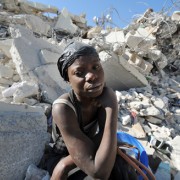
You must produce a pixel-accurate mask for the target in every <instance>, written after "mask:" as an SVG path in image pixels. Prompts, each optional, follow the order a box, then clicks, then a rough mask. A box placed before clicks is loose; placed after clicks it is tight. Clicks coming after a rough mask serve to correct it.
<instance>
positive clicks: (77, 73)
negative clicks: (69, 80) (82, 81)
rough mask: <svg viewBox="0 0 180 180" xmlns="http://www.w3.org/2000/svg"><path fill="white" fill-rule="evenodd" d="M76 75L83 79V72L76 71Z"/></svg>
mask: <svg viewBox="0 0 180 180" xmlns="http://www.w3.org/2000/svg"><path fill="white" fill-rule="evenodd" d="M75 75H76V76H78V77H81V76H83V72H81V71H76V72H75Z"/></svg>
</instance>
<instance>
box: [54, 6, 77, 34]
mask: <svg viewBox="0 0 180 180" xmlns="http://www.w3.org/2000/svg"><path fill="white" fill-rule="evenodd" d="M54 29H55V30H56V31H64V32H67V33H70V34H75V33H76V32H77V30H78V27H77V26H76V25H74V24H73V23H72V20H71V15H70V14H69V12H68V11H67V9H65V8H64V9H63V10H62V11H61V14H59V16H58V20H57V22H56V25H55V27H54Z"/></svg>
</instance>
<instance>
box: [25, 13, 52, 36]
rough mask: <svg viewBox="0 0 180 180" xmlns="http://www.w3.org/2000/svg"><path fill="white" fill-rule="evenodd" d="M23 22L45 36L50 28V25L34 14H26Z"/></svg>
mask: <svg viewBox="0 0 180 180" xmlns="http://www.w3.org/2000/svg"><path fill="white" fill-rule="evenodd" d="M25 23H26V26H27V27H28V28H29V29H31V30H32V31H33V32H35V33H38V34H42V35H46V36H47V34H48V31H49V30H50V29H51V26H50V25H49V24H48V23H47V22H44V21H43V20H42V19H41V18H40V17H37V16H35V15H26V16H25Z"/></svg>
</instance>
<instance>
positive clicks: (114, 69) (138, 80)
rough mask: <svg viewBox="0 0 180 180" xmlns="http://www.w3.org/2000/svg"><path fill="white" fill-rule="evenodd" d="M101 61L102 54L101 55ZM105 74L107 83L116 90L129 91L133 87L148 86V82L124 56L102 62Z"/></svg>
mask: <svg viewBox="0 0 180 180" xmlns="http://www.w3.org/2000/svg"><path fill="white" fill-rule="evenodd" d="M100 59H101V60H102V58H101V54H100ZM102 66H103V68H104V72H105V81H106V83H107V85H108V86H110V87H112V88H113V89H114V90H119V91H121V90H127V89H130V88H133V87H142V86H147V85H148V81H147V80H146V78H145V77H144V76H143V75H142V74H141V73H139V72H138V70H136V69H135V68H134V67H133V66H132V65H130V64H129V63H128V62H127V61H126V60H125V59H124V58H123V57H122V56H121V57H120V58H119V59H113V58H112V59H107V60H105V61H102Z"/></svg>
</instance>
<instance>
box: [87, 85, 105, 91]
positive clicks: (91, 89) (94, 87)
mask: <svg viewBox="0 0 180 180" xmlns="http://www.w3.org/2000/svg"><path fill="white" fill-rule="evenodd" d="M101 87H102V84H95V85H93V86H90V87H88V88H87V90H88V91H98V90H100V89H101Z"/></svg>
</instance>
